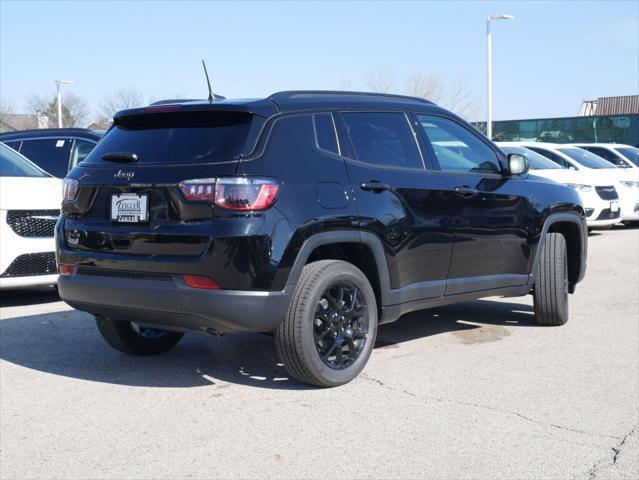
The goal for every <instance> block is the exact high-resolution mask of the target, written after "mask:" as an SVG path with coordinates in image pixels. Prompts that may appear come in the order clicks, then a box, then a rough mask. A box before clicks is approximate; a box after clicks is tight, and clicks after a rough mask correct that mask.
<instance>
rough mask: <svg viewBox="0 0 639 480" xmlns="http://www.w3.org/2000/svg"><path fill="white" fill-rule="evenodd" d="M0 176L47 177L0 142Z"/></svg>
mask: <svg viewBox="0 0 639 480" xmlns="http://www.w3.org/2000/svg"><path fill="white" fill-rule="evenodd" d="M0 177H48V175H47V174H46V173H45V172H43V171H42V170H40V169H39V168H38V167H36V166H35V165H34V164H33V163H31V162H30V161H29V160H27V159H26V158H24V157H23V156H22V155H20V154H19V153H18V152H16V151H15V150H13V149H12V148H9V147H7V146H6V145H5V144H4V143H0Z"/></svg>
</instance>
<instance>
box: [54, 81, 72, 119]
mask: <svg viewBox="0 0 639 480" xmlns="http://www.w3.org/2000/svg"><path fill="white" fill-rule="evenodd" d="M54 83H55V85H56V89H57V97H58V101H57V103H58V128H62V93H60V85H62V84H63V83H64V84H70V83H73V80H55V81H54Z"/></svg>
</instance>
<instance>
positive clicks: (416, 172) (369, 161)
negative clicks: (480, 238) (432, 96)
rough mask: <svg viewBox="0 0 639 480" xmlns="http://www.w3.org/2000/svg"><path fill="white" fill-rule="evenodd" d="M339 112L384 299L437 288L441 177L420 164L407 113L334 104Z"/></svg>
mask: <svg viewBox="0 0 639 480" xmlns="http://www.w3.org/2000/svg"><path fill="white" fill-rule="evenodd" d="M339 117H340V121H339V122H338V127H339V130H340V145H341V147H342V151H343V154H344V156H345V157H346V164H347V167H348V174H349V177H350V181H351V184H352V191H353V194H354V196H355V199H356V205H357V210H358V214H359V217H360V219H361V223H360V227H361V229H362V231H364V232H366V231H368V232H371V233H373V234H375V235H376V236H377V237H378V238H379V239H380V240H381V241H382V244H383V246H384V250H385V254H386V259H387V263H388V268H389V276H390V283H391V285H390V286H391V289H392V291H391V294H390V295H391V301H392V302H393V303H403V302H408V301H414V300H421V299H425V298H433V297H439V296H441V295H443V294H444V290H445V286H446V276H447V274H448V268H449V264H450V258H451V246H452V243H451V240H452V229H451V228H450V220H449V216H447V214H446V211H445V209H446V204H445V195H446V194H447V185H446V182H445V181H444V179H443V178H442V176H441V175H440V174H439V173H438V172H436V171H433V170H427V169H426V168H425V165H424V161H423V159H422V155H421V152H420V148H419V145H418V142H417V139H416V135H415V130H414V129H413V127H412V126H411V123H410V118H409V116H408V115H407V114H406V113H404V112H342V113H341V114H340V115H339Z"/></svg>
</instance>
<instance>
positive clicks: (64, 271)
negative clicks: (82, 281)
mask: <svg viewBox="0 0 639 480" xmlns="http://www.w3.org/2000/svg"><path fill="white" fill-rule="evenodd" d="M58 273H59V274H60V275H62V276H63V277H70V276H71V275H73V274H74V273H75V267H74V266H73V265H64V264H62V265H58Z"/></svg>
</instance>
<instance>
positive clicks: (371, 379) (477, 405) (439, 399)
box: [359, 373, 627, 445]
mask: <svg viewBox="0 0 639 480" xmlns="http://www.w3.org/2000/svg"><path fill="white" fill-rule="evenodd" d="M359 378H362V379H364V380H366V381H369V382H372V383H375V384H377V385H379V386H380V387H382V388H385V389H386V390H390V391H394V392H400V393H404V394H406V395H409V396H411V397H415V398H421V399H424V400H432V401H435V402H449V403H454V404H457V405H464V406H467V407H475V408H481V409H484V410H490V411H493V412H499V413H502V414H505V415H513V416H516V417H519V418H521V419H523V420H526V421H527V422H531V423H535V424H537V425H542V426H547V427H552V428H556V429H559V430H567V431H569V432H573V433H579V434H582V435H592V436H596V437H599V438H611V439H613V440H622V437H619V436H616V435H606V434H603V433H600V432H592V431H587V430H579V429H576V428H572V427H567V426H564V425H557V424H556V423H550V422H544V421H541V420H535V419H534V418H531V417H527V416H526V415H522V414H521V413H518V412H509V411H508V410H503V409H501V408H496V407H491V406H490V405H484V404H481V403H473V402H464V401H462V400H452V399H448V398H444V397H434V396H430V395H418V394H416V393H414V392H411V391H409V390H405V389H400V388H396V387H392V386H390V385H386V384H385V383H384V382H382V381H381V380H379V379H377V378H374V377H371V376H369V375H366V374H365V373H363V374H360V376H359ZM626 437H627V435H626ZM626 437H624V439H623V440H622V441H625V438H626ZM620 445H621V444H620Z"/></svg>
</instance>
